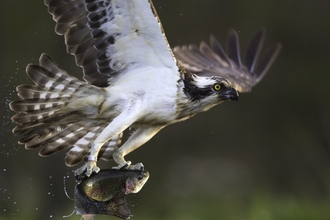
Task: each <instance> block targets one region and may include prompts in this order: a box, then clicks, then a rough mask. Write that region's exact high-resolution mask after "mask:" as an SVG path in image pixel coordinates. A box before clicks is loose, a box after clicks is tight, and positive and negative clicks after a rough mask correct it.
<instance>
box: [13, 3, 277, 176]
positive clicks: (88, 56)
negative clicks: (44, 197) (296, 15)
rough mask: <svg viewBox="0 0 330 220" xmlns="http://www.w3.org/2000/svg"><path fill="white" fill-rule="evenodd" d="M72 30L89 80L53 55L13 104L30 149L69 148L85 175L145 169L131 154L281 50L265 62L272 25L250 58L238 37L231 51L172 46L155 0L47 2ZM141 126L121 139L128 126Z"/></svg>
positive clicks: (218, 99) (61, 27)
mask: <svg viewBox="0 0 330 220" xmlns="http://www.w3.org/2000/svg"><path fill="white" fill-rule="evenodd" d="M45 4H46V5H47V6H48V10H49V13H50V14H52V15H53V19H54V20H55V21H56V22H57V24H56V33H57V34H60V35H64V37H65V44H66V46H67V51H68V52H69V53H71V54H73V55H74V56H75V61H76V64H77V65H78V66H80V67H82V69H83V72H84V80H85V82H83V81H81V80H79V79H77V78H75V77H73V76H70V75H69V74H68V73H67V72H65V71H64V70H63V69H61V68H60V67H59V66H58V65H57V64H56V63H55V62H54V61H53V60H52V59H51V58H50V57H49V56H47V55H46V54H42V55H41V57H40V60H39V65H34V64H29V65H28V66H27V69H26V72H27V75H28V76H29V77H30V78H31V79H32V81H33V82H34V83H35V85H20V86H18V87H17V91H18V95H19V96H20V98H21V100H17V101H13V102H11V103H10V107H11V109H12V110H13V111H15V112H17V114H16V115H15V116H13V118H12V120H13V121H14V122H16V123H17V124H18V125H17V126H16V127H15V128H14V129H13V132H14V133H18V134H22V135H23V138H22V139H21V140H20V141H19V143H20V144H24V145H25V148H27V149H30V148H37V147H40V148H41V150H40V152H39V155H41V156H48V155H50V154H53V153H56V152H58V151H60V150H62V149H69V151H68V153H67V155H66V158H65V163H66V165H68V166H74V165H76V164H78V163H79V162H80V161H81V160H83V159H84V158H86V159H87V161H86V163H85V164H84V165H83V166H82V167H81V168H79V169H78V170H77V171H76V174H77V175H78V174H84V175H86V176H90V175H91V173H92V172H98V171H99V168H98V167H97V163H96V162H97V160H99V159H105V160H110V159H113V160H114V161H115V162H116V163H117V166H116V168H117V169H121V168H125V169H131V170H138V169H143V164H142V163H137V164H135V165H133V164H131V162H130V161H126V160H125V159H124V157H125V155H127V154H128V153H130V152H132V151H133V150H135V149H137V148H138V147H140V146H141V145H143V144H144V143H146V142H147V141H148V140H149V139H150V138H152V137H153V136H154V135H155V134H156V133H157V132H158V131H160V130H161V129H162V128H164V127H165V126H167V125H170V124H173V123H176V122H180V121H183V120H186V119H188V118H190V117H192V116H194V115H196V114H197V113H199V112H203V111H206V110H208V109H210V108H211V107H213V106H215V105H218V104H220V103H222V102H223V101H226V100H237V99H238V92H248V91H250V90H251V88H252V87H253V86H254V85H255V84H257V83H258V82H259V81H260V80H261V78H262V77H263V76H264V74H265V73H266V72H267V71H268V69H269V67H270V66H271V64H272V63H273V61H274V60H275V58H276V56H277V55H278V53H279V51H280V48H281V45H280V44H276V45H275V46H273V47H272V48H271V49H270V50H269V51H268V52H267V53H266V54H265V56H264V58H263V59H262V60H261V61H260V62H258V65H256V64H257V59H258V56H259V54H260V50H261V47H262V45H263V41H264V36H265V30H264V29H261V30H260V31H258V32H257V34H256V35H255V37H254V38H253V39H252V41H251V43H250V45H249V46H248V48H247V51H246V54H245V58H244V61H243V62H242V61H241V58H240V50H239V43H238V34H237V32H236V31H234V30H231V31H230V32H229V35H228V42H227V54H226V53H225V52H224V50H223V48H222V47H221V45H220V44H219V42H218V41H217V40H216V39H215V38H214V37H213V36H211V38H210V45H207V44H206V43H204V42H202V43H201V44H200V46H199V47H197V46H195V45H189V46H182V47H175V48H174V49H173V50H171V48H170V46H169V44H168V42H167V39H166V37H165V34H164V30H163V28H162V25H161V22H160V20H159V17H158V16H157V13H156V10H155V8H154V6H153V4H152V2H151V0H45ZM129 128H133V129H134V132H133V133H132V135H131V136H130V137H129V138H128V140H127V141H126V142H125V143H124V144H122V145H121V146H120V144H121V138H122V134H123V132H124V131H125V130H126V129H129Z"/></svg>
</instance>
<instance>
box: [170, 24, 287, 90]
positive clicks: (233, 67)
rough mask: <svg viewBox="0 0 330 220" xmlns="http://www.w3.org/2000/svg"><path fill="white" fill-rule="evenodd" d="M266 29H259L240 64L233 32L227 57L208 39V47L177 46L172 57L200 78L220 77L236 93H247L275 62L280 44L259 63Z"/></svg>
mask: <svg viewBox="0 0 330 220" xmlns="http://www.w3.org/2000/svg"><path fill="white" fill-rule="evenodd" d="M265 32H266V31H265V29H264V28H262V29H260V30H259V31H258V32H257V33H256V35H255V36H254V37H253V39H252V40H251V42H250V45H249V46H248V48H247V50H246V53H245V57H244V61H243V62H242V61H241V55H240V48H239V39H238V34H237V32H236V31H235V30H231V31H230V32H229V34H228V38H227V54H226V53H225V51H224V49H223V48H222V46H221V45H220V43H219V42H218V41H217V40H216V39H215V38H214V37H213V36H211V38H210V46H209V45H207V44H206V43H205V42H202V43H201V44H200V46H199V47H197V46H196V45H189V46H178V47H175V48H174V49H173V53H174V55H175V57H176V58H177V59H178V60H179V61H180V62H181V63H182V65H183V66H184V67H185V68H186V69H188V70H190V71H192V72H194V73H196V74H197V75H201V76H221V77H223V78H225V79H227V80H229V81H230V82H231V83H233V86H234V88H235V89H236V90H237V91H239V92H249V91H250V90H251V89H252V87H253V86H254V85H255V84H257V83H258V82H259V81H260V80H261V79H262V77H263V76H264V75H265V73H266V72H267V71H268V69H269V68H270V66H271V65H272V64H273V62H274V61H275V59H276V57H277V55H278V53H279V52H280V49H281V44H279V43H278V44H276V45H274V46H273V47H271V48H270V49H269V50H268V51H267V53H266V54H265V55H264V57H263V58H262V59H261V61H260V62H257V61H258V58H259V55H260V51H261V49H262V45H263V42H264V38H265Z"/></svg>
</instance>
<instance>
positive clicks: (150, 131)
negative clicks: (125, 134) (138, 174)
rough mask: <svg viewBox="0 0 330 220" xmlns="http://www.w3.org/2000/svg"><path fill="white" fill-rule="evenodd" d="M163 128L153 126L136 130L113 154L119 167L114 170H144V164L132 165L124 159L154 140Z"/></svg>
mask: <svg viewBox="0 0 330 220" xmlns="http://www.w3.org/2000/svg"><path fill="white" fill-rule="evenodd" d="M163 127H164V126H153V127H148V128H139V129H138V130H136V131H135V132H134V133H133V134H132V135H131V136H130V137H129V139H128V140H127V141H126V142H125V143H124V144H123V146H121V147H120V148H119V149H118V150H116V151H115V152H114V153H113V155H112V157H113V159H114V161H115V162H116V163H117V164H118V166H116V167H113V169H127V170H143V168H144V166H143V164H142V163H137V164H134V165H131V161H125V159H124V157H125V155H127V154H129V153H130V152H132V151H133V150H135V149H136V148H138V147H140V146H141V145H143V144H144V143H146V142H147V141H148V140H150V138H152V137H153V136H154V135H155V134H156V133H157V132H158V131H159V130H160V129H162V128H163Z"/></svg>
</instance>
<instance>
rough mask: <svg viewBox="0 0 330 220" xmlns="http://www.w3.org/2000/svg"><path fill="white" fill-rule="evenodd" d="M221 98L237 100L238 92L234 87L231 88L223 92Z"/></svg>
mask: <svg viewBox="0 0 330 220" xmlns="http://www.w3.org/2000/svg"><path fill="white" fill-rule="evenodd" d="M221 98H222V99H224V100H233V101H236V102H237V101H238V92H237V91H236V89H234V88H231V89H229V90H227V91H225V92H224V93H222V94H221Z"/></svg>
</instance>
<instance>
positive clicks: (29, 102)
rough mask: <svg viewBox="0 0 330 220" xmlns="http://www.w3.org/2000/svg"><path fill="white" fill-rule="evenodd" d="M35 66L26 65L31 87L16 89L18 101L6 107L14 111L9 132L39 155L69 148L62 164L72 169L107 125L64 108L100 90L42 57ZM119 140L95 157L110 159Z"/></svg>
mask: <svg viewBox="0 0 330 220" xmlns="http://www.w3.org/2000/svg"><path fill="white" fill-rule="evenodd" d="M39 63H40V64H39V65H33V64H30V65H28V67H27V70H26V72H27V75H28V76H29V77H30V78H31V79H32V80H33V82H34V83H35V85H21V86H18V87H17V91H18V95H19V96H20V98H21V100H17V101H13V102H11V103H10V108H11V109H12V110H13V111H16V112H17V114H16V115H14V116H13V117H12V120H13V121H14V122H15V123H17V124H18V125H17V126H16V127H15V128H14V129H13V132H14V133H18V134H23V138H22V139H21V140H20V141H19V143H20V144H25V147H26V148H27V149H29V148H36V147H41V150H40V151H39V155H41V156H48V155H51V154H53V153H55V152H58V151H59V150H62V149H68V148H70V147H72V149H71V150H70V151H69V152H68V154H67V156H66V164H67V165H68V166H73V165H75V164H77V163H79V162H80V161H81V160H82V159H83V158H84V157H85V156H86V155H87V154H88V153H89V151H90V146H91V143H92V142H93V141H94V139H95V138H96V137H97V134H99V133H100V132H101V131H102V130H103V129H104V127H105V126H106V125H107V122H102V120H98V121H95V120H93V119H86V116H85V115H83V114H81V113H79V110H77V111H75V110H72V109H70V110H69V109H68V108H66V106H67V105H68V104H69V103H70V102H72V101H73V100H75V99H77V98H80V97H82V98H84V97H86V96H88V95H93V94H95V95H100V94H102V93H103V90H102V89H101V88H99V87H95V86H92V85H89V84H86V83H84V82H82V81H80V80H78V79H76V78H74V77H72V76H70V75H68V74H67V73H66V72H65V71H64V70H62V69H61V68H59V67H58V65H57V64H56V63H55V62H54V61H53V60H52V59H51V58H50V57H49V56H48V55H46V54H42V55H41V57H40V59H39ZM120 140H121V135H118V137H116V138H113V140H110V141H108V142H107V143H106V144H105V145H104V147H103V148H102V149H101V152H100V154H99V158H102V159H111V158H112V153H113V151H114V150H116V149H117V148H118V145H119V143H120Z"/></svg>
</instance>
